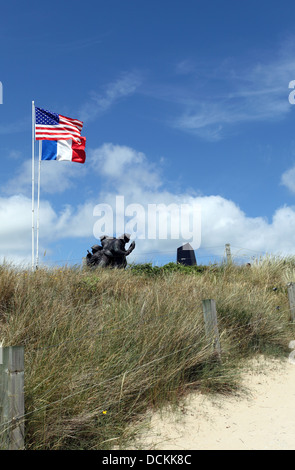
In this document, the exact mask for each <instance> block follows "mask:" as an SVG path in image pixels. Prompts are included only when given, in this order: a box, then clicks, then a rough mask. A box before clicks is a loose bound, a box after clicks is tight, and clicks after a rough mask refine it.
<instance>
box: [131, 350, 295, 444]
mask: <svg viewBox="0 0 295 470" xmlns="http://www.w3.org/2000/svg"><path fill="white" fill-rule="evenodd" d="M241 390H242V392H241V393H239V394H237V395H235V396H230V397H224V396H220V395H214V397H212V396H208V395H202V394H200V393H191V394H190V395H189V396H188V397H187V398H186V400H185V402H184V404H183V405H181V407H180V409H179V410H177V411H176V412H175V410H174V411H173V412H172V411H169V410H166V411H165V412H161V414H159V413H155V414H150V415H149V416H148V417H147V418H146V420H147V422H148V423H149V430H148V431H147V432H146V433H145V434H144V435H141V436H139V437H138V440H137V444H136V445H135V447H133V448H141V449H144V450H151V449H154V450H295V361H294V358H293V351H292V353H291V354H290V357H289V358H286V360H283V361H282V360H265V359H264V358H263V357H259V358H258V359H256V360H255V361H251V363H249V364H248V365H247V367H246V368H245V371H244V373H243V383H242V389H241Z"/></svg>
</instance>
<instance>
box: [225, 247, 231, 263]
mask: <svg viewBox="0 0 295 470" xmlns="http://www.w3.org/2000/svg"><path fill="white" fill-rule="evenodd" d="M225 253H226V262H227V264H231V263H232V258H231V251H230V244H229V243H227V244H226V245H225Z"/></svg>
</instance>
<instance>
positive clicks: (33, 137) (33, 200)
mask: <svg viewBox="0 0 295 470" xmlns="http://www.w3.org/2000/svg"><path fill="white" fill-rule="evenodd" d="M34 189H35V103H34V101H32V271H34V262H35V260H34V255H35V246H34V242H35V227H34V202H35V193H34Z"/></svg>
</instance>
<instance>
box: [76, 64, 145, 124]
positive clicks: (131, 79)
mask: <svg viewBox="0 0 295 470" xmlns="http://www.w3.org/2000/svg"><path fill="white" fill-rule="evenodd" d="M140 84H141V78H140V76H139V74H138V73H135V72H129V73H123V74H121V76H120V78H118V79H117V80H115V81H114V82H111V83H109V84H108V85H107V86H106V87H105V90H104V93H103V94H101V93H97V92H92V93H91V99H90V101H88V102H87V103H85V104H84V105H83V106H82V108H81V110H80V113H79V116H80V118H81V119H82V121H84V122H88V121H91V120H93V119H95V118H96V117H97V116H99V115H100V114H102V113H104V112H106V111H107V110H108V109H109V108H110V107H111V106H113V105H114V104H115V103H117V102H118V101H119V100H121V99H122V98H125V97H127V96H130V95H132V94H133V93H134V92H135V91H136V90H137V88H138V87H139V85H140Z"/></svg>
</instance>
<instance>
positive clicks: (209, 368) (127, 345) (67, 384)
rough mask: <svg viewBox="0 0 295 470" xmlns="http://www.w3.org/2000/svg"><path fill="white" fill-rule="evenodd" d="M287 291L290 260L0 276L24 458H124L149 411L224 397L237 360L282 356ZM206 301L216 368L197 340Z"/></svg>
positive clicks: (1, 334)
mask: <svg viewBox="0 0 295 470" xmlns="http://www.w3.org/2000/svg"><path fill="white" fill-rule="evenodd" d="M290 281H295V260H294V259H293V258H272V257H269V258H265V259H263V260H257V262H254V263H253V264H252V266H236V265H234V264H231V265H228V266H226V265H220V266H217V265H214V266H203V267H201V266H200V267H196V268H191V269H184V268H183V267H179V266H177V265H175V264H170V265H168V266H166V267H164V268H153V267H152V266H151V265H144V266H143V265H140V266H139V265H135V266H132V267H130V268H129V269H126V270H125V271H122V270H108V269H104V270H103V269H96V270H91V271H89V270H83V269H80V267H64V268H55V269H39V270H38V271H35V272H31V271H29V270H20V269H16V268H15V267H13V266H8V265H2V266H0V341H1V340H2V341H4V346H14V345H23V346H24V348H25V417H24V418H25V429H26V435H25V446H26V447H25V448H26V449H29V450H37V449H110V448H112V446H116V448H120V447H124V446H125V445H127V443H128V441H129V440H130V439H131V438H132V431H131V430H132V423H137V422H138V421H139V420H140V419H141V417H142V416H143V414H144V413H145V412H146V411H147V410H148V409H150V408H154V409H156V408H159V407H161V406H162V405H165V404H167V403H175V404H177V403H178V401H179V399H180V397H181V396H182V395H183V394H185V393H187V392H188V391H190V390H193V389H195V390H200V391H202V392H204V393H205V392H211V393H214V392H215V391H218V392H221V393H230V392H231V391H233V390H235V388H236V387H238V385H239V372H240V364H241V363H242V361H243V360H245V359H246V358H249V357H251V356H253V355H254V354H257V353H259V354H261V353H262V354H268V355H284V354H286V353H287V350H288V343H289V341H290V340H291V339H294V334H295V328H294V325H293V324H291V323H290V313H289V306H288V296H287V283H288V282H290ZM207 298H211V299H215V301H216V306H217V314H218V327H219V333H220V341H221V347H222V361H221V362H220V361H218V360H217V358H216V357H215V355H214V351H213V350H212V345H210V344H208V340H207V339H206V336H205V328H204V320H203V312H202V300H203V299H207ZM130 425H131V426H130ZM0 432H1V427H0Z"/></svg>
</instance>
